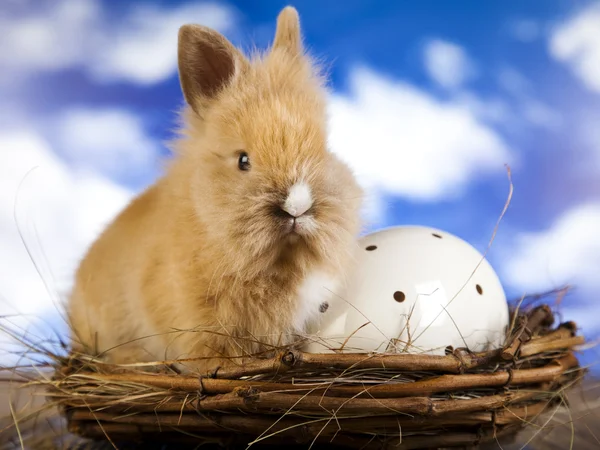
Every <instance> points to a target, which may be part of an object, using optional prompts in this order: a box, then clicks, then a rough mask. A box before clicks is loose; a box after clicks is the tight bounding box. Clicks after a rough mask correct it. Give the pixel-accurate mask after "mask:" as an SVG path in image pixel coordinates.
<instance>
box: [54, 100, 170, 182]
mask: <svg viewBox="0 0 600 450" xmlns="http://www.w3.org/2000/svg"><path fill="white" fill-rule="evenodd" d="M55 129H56V132H57V140H58V142H59V144H60V146H61V150H62V153H63V154H64V155H65V156H66V157H67V159H68V160H69V161H70V162H72V163H74V164H75V165H76V166H78V167H80V168H85V169H89V170H96V171H100V172H103V173H106V174H109V175H111V176H114V177H123V176H128V177H130V178H132V177H133V175H134V174H143V175H145V176H150V175H154V174H155V172H156V170H155V169H156V167H157V155H158V154H159V149H158V146H157V144H156V143H155V142H154V141H153V140H152V139H150V138H149V137H148V136H147V135H146V132H145V130H144V125H143V123H142V121H141V119H140V118H139V117H138V116H136V115H134V114H131V113H129V112H127V111H125V110H120V109H105V110H91V109H71V110H68V111H67V112H65V113H64V114H63V115H62V116H61V117H60V118H59V120H58V122H57V124H56V127H55Z"/></svg>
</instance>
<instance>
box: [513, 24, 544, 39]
mask: <svg viewBox="0 0 600 450" xmlns="http://www.w3.org/2000/svg"><path fill="white" fill-rule="evenodd" d="M509 31H510V33H511V34H512V36H513V37H514V38H515V39H517V40H519V41H521V42H532V41H535V40H536V39H537V38H538V37H540V35H541V34H542V27H541V25H540V23H539V22H536V21H535V20H531V19H518V20H515V21H513V22H511V23H510V24H509Z"/></svg>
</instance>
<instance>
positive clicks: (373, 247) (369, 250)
mask: <svg viewBox="0 0 600 450" xmlns="http://www.w3.org/2000/svg"><path fill="white" fill-rule="evenodd" d="M365 250H366V251H368V252H372V251H373V250H377V246H376V245H369V246H368V247H367V248H365Z"/></svg>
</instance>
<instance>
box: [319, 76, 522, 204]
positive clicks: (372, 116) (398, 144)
mask: <svg viewBox="0 0 600 450" xmlns="http://www.w3.org/2000/svg"><path fill="white" fill-rule="evenodd" d="M350 81H351V87H352V91H351V95H350V96H349V97H346V96H340V95H334V96H333V98H332V101H331V105H330V106H331V109H330V125H331V135H330V143H331V146H332V149H333V150H334V151H335V152H336V153H338V154H339V155H340V156H341V157H342V158H343V159H344V160H346V161H347V162H348V163H349V164H350V165H351V166H352V167H353V168H354V170H355V171H356V173H357V175H358V176H359V177H360V179H361V180H363V183H365V184H367V185H370V186H375V187H377V188H379V189H381V190H383V191H384V192H389V193H393V194H397V195H401V196H404V197H408V198H412V199H416V200H423V201H431V200H440V199H444V198H449V197H452V196H454V195H456V194H457V193H460V192H461V191H462V190H463V189H464V188H465V187H466V186H467V185H468V183H470V182H471V181H472V180H473V179H475V178H477V177H481V176H484V175H485V174H486V173H490V172H492V173H494V172H495V173H498V174H502V176H504V167H503V164H505V163H511V162H512V157H511V155H510V154H509V149H508V148H507V146H506V144H505V143H504V142H503V140H502V138H501V137H500V136H498V135H497V134H496V133H495V132H494V130H493V129H491V128H489V127H487V126H486V125H484V124H482V123H481V122H480V121H479V120H478V118H477V116H475V115H474V114H473V112H472V111H471V109H470V108H468V107H466V106H464V105H461V104H457V103H443V102H440V101H438V100H436V99H435V98H433V97H431V96H430V95H429V94H427V93H426V92H423V91H421V90H419V89H417V88H415V87H414V86H411V85H409V84H406V83H403V82H394V81H391V80H387V79H384V78H382V77H381V76H379V75H378V74H375V73H373V72H371V71H369V70H367V69H357V70H355V71H354V72H353V73H352V74H351V79H350Z"/></svg>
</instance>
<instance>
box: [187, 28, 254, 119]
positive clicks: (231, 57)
mask: <svg viewBox="0 0 600 450" xmlns="http://www.w3.org/2000/svg"><path fill="white" fill-rule="evenodd" d="M245 63H246V59H245V58H244V56H243V55H242V54H241V53H240V52H239V51H238V50H237V49H236V48H235V47H234V46H233V45H232V44H231V43H230V42H229V41H228V40H227V39H226V38H225V37H224V36H223V35H221V34H220V33H218V32H216V31H214V30H212V29H210V28H207V27H203V26H200V25H184V26H182V27H181V28H180V29H179V44H178V65H179V81H180V83H181V89H182V91H183V96H184V97H185V100H186V102H187V103H188V104H189V105H190V106H191V107H192V109H193V110H194V111H195V112H196V113H198V114H200V113H201V111H202V109H203V108H204V107H205V106H206V105H207V103H208V102H209V101H210V100H211V99H213V98H214V97H215V96H216V94H217V93H218V92H219V91H220V90H221V89H222V88H223V87H225V86H226V85H227V84H228V83H229V82H230V81H231V80H232V78H233V77H234V75H235V74H236V72H237V71H238V70H239V68H240V66H241V65H243V64H245Z"/></svg>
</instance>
